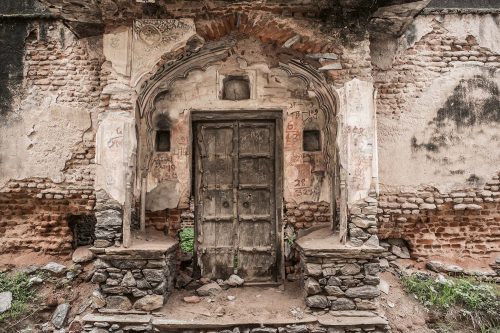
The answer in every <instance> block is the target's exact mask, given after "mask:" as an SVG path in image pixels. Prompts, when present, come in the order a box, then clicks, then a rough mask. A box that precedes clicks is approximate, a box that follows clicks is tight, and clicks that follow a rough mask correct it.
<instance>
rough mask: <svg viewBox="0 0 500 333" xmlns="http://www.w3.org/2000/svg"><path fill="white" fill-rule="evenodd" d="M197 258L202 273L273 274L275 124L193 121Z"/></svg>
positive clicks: (261, 277) (262, 277) (249, 277)
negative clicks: (194, 122)
mask: <svg viewBox="0 0 500 333" xmlns="http://www.w3.org/2000/svg"><path fill="white" fill-rule="evenodd" d="M195 132H196V133H195V140H196V144H195V187H196V214H197V218H196V221H197V225H196V228H197V256H198V263H199V265H200V269H201V274H202V275H203V276H209V277H211V278H222V279H224V278H227V277H228V276H229V275H231V274H233V272H236V273H237V274H238V275H239V276H241V277H242V278H244V279H245V280H246V281H269V280H272V279H275V278H276V257H277V247H276V244H277V243H276V202H275V140H276V138H275V123H274V122H273V121H256V120H239V121H236V120H235V121H222V122H199V123H196V125H195Z"/></svg>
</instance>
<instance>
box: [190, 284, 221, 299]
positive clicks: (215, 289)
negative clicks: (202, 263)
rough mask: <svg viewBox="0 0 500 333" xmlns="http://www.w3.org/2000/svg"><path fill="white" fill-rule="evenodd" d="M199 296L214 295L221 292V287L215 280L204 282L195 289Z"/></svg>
mask: <svg viewBox="0 0 500 333" xmlns="http://www.w3.org/2000/svg"><path fill="white" fill-rule="evenodd" d="M196 292H197V293H198V295H200V296H215V295H217V294H219V293H220V292H222V288H221V287H220V286H219V285H218V284H217V283H215V282H212V283H209V284H206V285H204V286H202V287H200V288H198V289H197V290H196Z"/></svg>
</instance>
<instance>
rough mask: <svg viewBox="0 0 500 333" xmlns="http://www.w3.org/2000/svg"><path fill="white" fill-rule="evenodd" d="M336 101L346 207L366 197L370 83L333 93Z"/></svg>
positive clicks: (372, 150)
mask: <svg viewBox="0 0 500 333" xmlns="http://www.w3.org/2000/svg"><path fill="white" fill-rule="evenodd" d="M336 91H337V95H338V97H339V120H340V133H341V134H340V135H339V136H338V138H337V140H338V146H339V149H340V159H341V165H342V167H343V168H344V169H346V170H347V196H348V203H354V202H356V201H358V200H359V199H363V198H366V197H368V194H369V192H370V189H371V187H372V185H373V186H375V184H372V178H376V177H377V176H378V175H377V174H376V172H377V170H376V169H375V168H373V159H374V154H376V143H375V118H374V117H375V116H374V115H375V107H374V95H373V83H372V82H368V81H361V80H359V79H354V80H351V81H349V82H347V83H346V84H345V85H344V86H343V87H341V88H339V89H337V90H336Z"/></svg>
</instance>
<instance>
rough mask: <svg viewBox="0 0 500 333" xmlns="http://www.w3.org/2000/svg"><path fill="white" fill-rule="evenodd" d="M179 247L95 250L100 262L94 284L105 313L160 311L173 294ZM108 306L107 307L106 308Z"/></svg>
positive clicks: (97, 261) (95, 263) (96, 266)
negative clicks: (114, 311)
mask: <svg viewBox="0 0 500 333" xmlns="http://www.w3.org/2000/svg"><path fill="white" fill-rule="evenodd" d="M176 249H177V247H176V246H172V247H171V248H169V249H167V250H165V251H161V250H152V249H147V248H145V249H143V250H137V251H134V250H127V249H123V248H121V249H120V250H117V251H112V250H111V251H109V250H99V249H94V251H95V252H96V253H97V256H98V259H97V260H96V261H95V262H94V266H95V268H96V271H95V273H94V275H93V276H92V280H91V281H92V282H93V283H96V284H99V288H100V293H101V294H102V296H99V295H98V296H97V297H102V298H103V299H104V300H105V302H102V303H101V305H102V307H105V309H106V310H111V311H113V310H121V311H128V310H131V309H132V308H133V309H135V310H139V311H146V312H148V311H152V310H156V309H158V308H160V307H161V306H162V305H163V304H164V302H165V301H166V300H167V299H168V296H169V295H170V293H171V292H172V291H173V288H174V279H175V274H176V262H177V261H176V260H175V251H176ZM104 303H105V304H104Z"/></svg>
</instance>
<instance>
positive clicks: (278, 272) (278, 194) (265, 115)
mask: <svg viewBox="0 0 500 333" xmlns="http://www.w3.org/2000/svg"><path fill="white" fill-rule="evenodd" d="M283 112H284V111H283V110H281V109H256V110H244V111H239V110H238V111H236V110H227V111H221V110H217V111H210V110H192V111H191V114H190V118H191V119H190V131H191V133H190V141H191V143H192V146H191V161H190V165H191V168H192V170H191V173H190V174H191V185H192V186H191V189H192V195H193V197H194V198H195V200H194V202H195V208H194V209H195V212H194V231H195V238H194V257H193V262H194V267H193V268H194V271H195V272H196V273H198V274H199V273H200V268H199V265H198V258H197V251H198V207H197V202H198V199H197V195H198V193H197V192H198V191H197V188H196V177H197V174H196V170H195V161H196V155H195V145H196V142H195V140H197V138H196V128H195V126H196V123H198V122H203V121H214V120H215V121H217V120H219V121H238V120H268V121H269V120H272V121H274V124H275V136H276V138H275V147H274V149H275V161H274V168H275V176H274V183H275V190H274V199H275V212H274V214H275V221H276V225H275V228H276V230H275V232H276V239H275V248H276V267H275V273H274V274H273V278H274V280H275V281H276V282H280V281H283V280H284V278H285V260H284V258H283V255H284V239H283V237H284V235H283V234H284V227H285V226H284V225H283V194H284V192H283V173H284V165H283V164H284V151H283Z"/></svg>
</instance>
